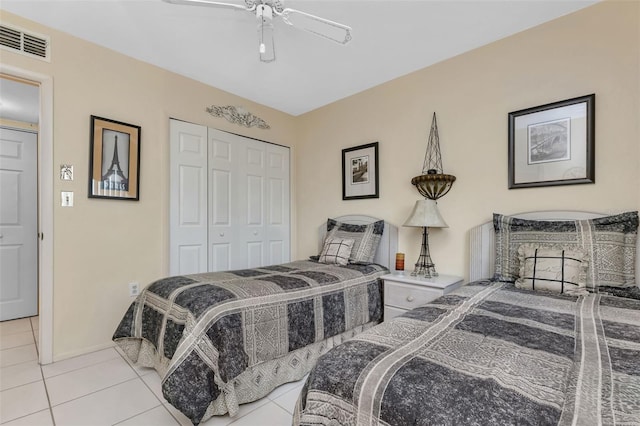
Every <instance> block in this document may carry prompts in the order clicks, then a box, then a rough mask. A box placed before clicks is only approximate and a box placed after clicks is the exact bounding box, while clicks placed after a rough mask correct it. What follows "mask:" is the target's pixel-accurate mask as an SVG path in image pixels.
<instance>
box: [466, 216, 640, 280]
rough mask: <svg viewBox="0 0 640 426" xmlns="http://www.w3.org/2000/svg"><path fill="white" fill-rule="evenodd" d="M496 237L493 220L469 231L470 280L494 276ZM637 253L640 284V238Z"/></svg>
mask: <svg viewBox="0 0 640 426" xmlns="http://www.w3.org/2000/svg"><path fill="white" fill-rule="evenodd" d="M510 216H513V217H517V218H520V219H530V220H584V219H594V218H596V217H602V216H607V215H606V214H601V213H592V212H579V211H540V212H528V213H518V214H512V215H510ZM494 237H495V232H494V230H493V221H490V222H486V223H483V224H482V225H479V226H476V227H475V228H472V229H471V230H470V231H469V281H475V280H481V279H485V278H491V277H493V275H494V272H495V257H496V249H495V239H494ZM636 253H637V255H636V284H637V285H638V286H640V238H639V239H638V241H637V243H636Z"/></svg>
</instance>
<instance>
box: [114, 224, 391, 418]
mask: <svg viewBox="0 0 640 426" xmlns="http://www.w3.org/2000/svg"><path fill="white" fill-rule="evenodd" d="M320 232H321V234H322V237H321V240H320V241H325V238H324V234H327V238H326V240H327V241H329V240H331V241H343V242H344V241H346V242H347V243H349V244H351V245H353V247H352V248H353V253H354V256H355V255H356V253H357V258H355V259H354V260H357V261H356V262H355V263H349V264H346V265H340V264H336V263H334V262H333V261H331V260H328V261H326V262H327V263H321V262H318V261H313V260H300V261H295V262H291V263H287V264H283V265H274V266H266V267H262V268H255V269H247V270H238V271H229V272H213V273H204V274H196V275H189V276H174V277H169V278H165V279H161V280H158V281H156V282H155V283H153V284H151V285H149V286H148V287H147V288H145V289H144V291H143V292H142V293H141V294H140V296H138V298H136V300H135V301H134V302H133V303H132V304H131V306H130V307H129V309H128V310H127V312H126V314H125V315H124V318H123V319H122V321H121V322H120V325H119V326H118V328H117V329H116V331H115V334H114V336H113V339H114V341H115V342H116V343H117V344H118V345H119V346H120V347H121V348H122V349H123V351H124V352H125V353H126V354H127V356H128V357H129V358H130V359H131V360H133V361H134V362H136V363H137V364H138V365H142V366H145V367H153V368H155V369H156V370H157V371H158V373H159V374H160V376H161V377H162V391H163V395H164V397H165V399H166V400H167V401H168V402H170V403H171V404H172V405H173V406H175V407H176V408H177V409H179V410H180V411H181V412H182V413H184V414H185V415H186V416H187V417H188V418H190V419H191V421H192V422H193V423H194V424H197V423H200V422H202V421H204V420H206V419H207V418H209V417H211V416H213V415H220V414H225V413H229V414H230V415H231V416H233V415H235V414H236V412H237V410H238V404H242V403H246V402H251V401H255V400H257V399H260V398H262V397H264V396H266V395H267V394H269V392H271V391H272V390H273V389H274V388H276V387H277V386H279V385H281V384H283V383H287V382H291V381H296V380H300V379H301V378H303V377H304V375H305V374H307V373H308V372H309V370H310V369H311V367H312V366H313V365H315V363H316V361H317V359H318V357H319V356H320V355H322V354H323V353H325V352H327V351H328V350H329V349H331V348H332V347H334V346H336V345H338V344H340V343H342V342H343V341H345V340H347V339H348V338H350V337H353V336H354V335H356V334H358V333H360V332H362V331H363V330H365V329H367V328H370V327H372V326H373V325H376V324H377V323H379V322H380V320H381V319H382V294H381V285H380V280H379V277H380V276H382V275H384V274H386V273H387V272H388V271H389V270H388V266H389V265H390V262H391V260H392V259H394V256H395V252H396V251H397V228H395V227H394V226H393V225H391V224H388V223H383V221H380V220H377V219H375V218H372V217H368V216H343V217H340V218H338V222H336V221H333V220H330V221H328V223H327V224H326V225H323V227H322V228H321V231H320ZM329 237H331V238H329ZM340 237H346V238H340ZM354 241H358V244H355V245H354ZM321 254H322V252H321ZM348 255H349V254H348ZM345 263H346V259H345Z"/></svg>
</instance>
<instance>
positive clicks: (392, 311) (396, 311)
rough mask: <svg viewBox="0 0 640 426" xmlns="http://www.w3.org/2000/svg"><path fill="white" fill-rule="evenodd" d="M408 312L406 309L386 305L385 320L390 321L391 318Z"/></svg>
mask: <svg viewBox="0 0 640 426" xmlns="http://www.w3.org/2000/svg"><path fill="white" fill-rule="evenodd" d="M405 312H407V310H406V309H400V308H394V307H393V306H385V307H384V320H385V321H389V320H390V319H391V318H395V317H397V316H400V315H402V314H404V313H405Z"/></svg>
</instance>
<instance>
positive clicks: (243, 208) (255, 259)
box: [236, 138, 267, 268]
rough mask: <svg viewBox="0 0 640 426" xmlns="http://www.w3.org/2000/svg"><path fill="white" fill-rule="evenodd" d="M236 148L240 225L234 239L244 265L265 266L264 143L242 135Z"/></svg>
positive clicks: (250, 266) (252, 266)
mask: <svg viewBox="0 0 640 426" xmlns="http://www.w3.org/2000/svg"><path fill="white" fill-rule="evenodd" d="M243 139H244V141H243V142H244V143H243V144H241V146H240V149H238V155H239V157H240V158H239V164H238V173H237V176H238V179H237V180H238V185H237V190H238V194H237V195H238V211H239V220H240V225H241V226H240V228H239V230H238V233H237V237H236V238H237V241H238V244H239V246H240V250H241V253H240V255H241V256H242V257H243V258H244V259H246V266H245V267H247V268H257V267H259V266H265V265H266V264H267V262H266V255H267V253H266V250H267V246H266V241H265V213H266V209H265V207H266V206H265V203H266V201H267V200H266V167H265V163H266V146H267V144H266V143H264V142H258V141H255V140H251V139H248V138H243Z"/></svg>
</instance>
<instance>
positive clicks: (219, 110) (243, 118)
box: [206, 105, 271, 130]
mask: <svg viewBox="0 0 640 426" xmlns="http://www.w3.org/2000/svg"><path fill="white" fill-rule="evenodd" d="M206 111H207V112H208V113H209V114H211V115H213V116H214V117H220V118H224V119H226V120H227V121H228V122H230V123H233V124H238V125H240V126H244V127H257V128H259V129H265V130H268V129H270V128H271V126H269V125H268V124H267V122H266V121H264V120H263V119H262V118H260V117H258V116H256V115H253V114H252V113H250V112H249V111H247V110H245V109H244V108H243V107H236V106H233V105H227V106H217V105H211V106H210V107H207V108H206Z"/></svg>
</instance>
